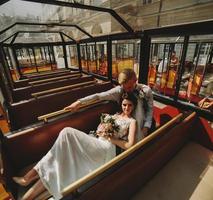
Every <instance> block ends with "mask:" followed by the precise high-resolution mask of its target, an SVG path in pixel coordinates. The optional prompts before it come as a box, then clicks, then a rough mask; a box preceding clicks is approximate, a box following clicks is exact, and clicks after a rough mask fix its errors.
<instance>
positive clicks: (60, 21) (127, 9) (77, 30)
mask: <svg viewBox="0 0 213 200" xmlns="http://www.w3.org/2000/svg"><path fill="white" fill-rule="evenodd" d="M4 2H5V3H0V4H2V5H0V42H2V41H4V42H6V43H9V42H11V38H9V37H10V36H13V35H14V34H15V33H17V32H19V31H21V33H19V34H18V37H17V40H15V42H28V43H30V42H31V43H32V42H38V41H41V37H42V41H46V42H58V41H62V40H63V39H62V38H61V36H60V34H58V35H57V34H56V32H62V33H63V34H64V35H63V37H64V40H65V41H68V40H72V39H73V40H76V41H77V40H81V39H84V38H88V37H95V36H101V35H108V34H113V33H120V32H127V31H129V30H131V29H132V30H133V31H141V30H145V29H150V28H157V27H163V26H168V25H174V24H180V23H190V22H196V21H201V20H209V19H213V12H212V10H213V0H201V1H194V0H180V1H174V0H173V1H171V0H143V1H142V0H131V1H129V0H122V1H121V0H58V1H53V0H52V1H46V0H9V1H6V0H4ZM47 2H48V3H47ZM50 2H51V3H50ZM54 4H56V5H54ZM122 20H123V22H122ZM125 24H127V27H128V26H129V27H130V29H128V28H126V27H125ZM26 32H28V35H27V34H25V33H26ZM38 32H48V33H46V34H44V35H43V36H41V34H40V33H38ZM21 36H24V37H21ZM26 37H27V39H26ZM7 38H8V39H7ZM6 39H7V40H6Z"/></svg>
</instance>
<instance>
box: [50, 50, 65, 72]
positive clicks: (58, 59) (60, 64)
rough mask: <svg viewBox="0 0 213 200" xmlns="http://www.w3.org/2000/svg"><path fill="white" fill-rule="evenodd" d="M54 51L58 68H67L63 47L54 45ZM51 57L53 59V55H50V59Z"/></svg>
mask: <svg viewBox="0 0 213 200" xmlns="http://www.w3.org/2000/svg"><path fill="white" fill-rule="evenodd" d="M53 51H54V55H55V62H56V65H57V68H58V69H61V68H65V62H64V52H63V47H62V46H54V48H53ZM48 55H49V54H48ZM50 59H51V57H50V56H49V60H50Z"/></svg>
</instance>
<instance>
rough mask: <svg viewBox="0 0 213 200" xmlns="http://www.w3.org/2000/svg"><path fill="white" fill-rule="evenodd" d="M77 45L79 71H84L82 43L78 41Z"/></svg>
mask: <svg viewBox="0 0 213 200" xmlns="http://www.w3.org/2000/svg"><path fill="white" fill-rule="evenodd" d="M76 46H77V54H78V67H79V71H80V72H82V65H81V51H80V44H79V43H77V44H76Z"/></svg>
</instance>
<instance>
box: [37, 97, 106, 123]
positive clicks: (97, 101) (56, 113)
mask: <svg viewBox="0 0 213 200" xmlns="http://www.w3.org/2000/svg"><path fill="white" fill-rule="evenodd" d="M100 102H103V101H102V100H92V101H88V102H87V103H86V104H84V105H81V106H80V109H81V108H86V107H89V106H91V105H96V104H98V103H100ZM68 112H70V113H75V112H71V111H70V110H59V111H56V112H52V113H49V114H46V115H42V116H39V117H38V120H44V121H45V122H47V121H48V119H49V118H51V117H55V116H58V115H61V114H64V113H68Z"/></svg>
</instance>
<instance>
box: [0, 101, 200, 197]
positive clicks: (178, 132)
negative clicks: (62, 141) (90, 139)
mask: <svg viewBox="0 0 213 200" xmlns="http://www.w3.org/2000/svg"><path fill="white" fill-rule="evenodd" d="M117 109H118V106H117V104H114V103H111V102H108V103H106V102H103V103H99V104H96V105H94V106H91V107H89V108H87V109H83V110H81V111H79V112H77V113H74V114H67V116H64V117H63V118H61V119H58V120H57V121H54V120H53V121H50V122H49V123H47V124H44V125H43V126H39V127H36V128H32V129H29V130H26V131H23V132H19V133H16V134H13V135H8V136H3V135H2V137H1V141H2V147H3V149H2V150H3V151H2V157H3V167H5V169H7V170H4V171H3V172H4V173H3V177H4V180H5V183H6V184H7V186H8V187H10V188H11V190H12V192H13V194H15V192H16V189H17V185H15V184H14V183H13V182H12V179H11V177H12V176H15V175H17V174H18V173H19V172H20V171H21V170H22V169H23V168H25V167H27V166H29V165H31V164H33V163H36V162H37V161H38V160H40V159H41V158H42V157H43V156H44V155H45V154H46V152H47V151H48V150H49V149H50V148H51V146H52V145H53V143H54V141H55V140H56V138H57V136H58V134H59V132H60V130H62V129H63V128H64V127H67V126H71V127H73V128H77V129H80V130H82V131H84V132H86V133H88V132H89V130H94V129H95V128H96V126H97V125H98V123H99V117H100V114H101V113H103V112H107V113H115V112H116V111H117ZM88 119H90V120H88ZM195 123H197V122H196V116H195V113H193V114H192V115H190V116H189V117H187V118H184V117H183V115H182V114H179V115H178V116H176V117H175V118H173V119H172V120H170V121H169V122H167V123H166V124H165V125H163V126H162V127H161V128H159V129H158V130H157V131H155V132H154V133H152V134H151V135H149V136H148V137H146V138H145V139H144V140H142V141H140V142H138V143H137V144H135V145H134V146H133V147H131V148H130V149H128V150H126V151H125V152H123V153H121V154H120V155H118V156H116V158H114V159H113V160H111V161H110V162H108V163H106V164H105V165H103V166H101V167H100V168H98V169H97V170H95V171H93V172H91V173H90V174H88V175H87V176H85V177H83V178H81V179H79V180H78V181H76V182H74V183H72V184H71V185H69V186H68V187H67V188H65V189H64V190H63V191H62V194H63V196H64V198H63V199H70V198H71V196H72V198H74V199H75V195H77V196H76V199H82V200H83V199H104V200H105V199H129V198H130V197H131V196H132V194H133V193H134V192H135V191H136V190H137V189H138V188H139V187H141V184H143V183H145V182H146V181H147V180H148V179H149V178H150V177H151V176H153V174H155V173H156V171H157V170H159V168H160V167H161V166H162V165H163V164H164V163H165V162H167V161H168V160H169V159H170V158H171V157H172V156H173V155H174V154H175V153H176V152H177V151H178V150H179V149H180V147H181V146H182V145H183V144H184V142H185V141H187V140H189V138H190V135H192V133H193V132H190V131H188V130H189V129H191V127H193V125H194V124H195ZM47 130H48V131H47ZM38 147H39V148H38ZM97 191H101V192H99V193H98V194H97Z"/></svg>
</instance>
